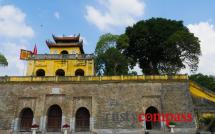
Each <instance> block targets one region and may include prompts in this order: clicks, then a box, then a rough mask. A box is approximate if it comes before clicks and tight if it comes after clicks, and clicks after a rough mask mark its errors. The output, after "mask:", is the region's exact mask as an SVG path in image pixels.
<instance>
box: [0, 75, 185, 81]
mask: <svg viewBox="0 0 215 134" xmlns="http://www.w3.org/2000/svg"><path fill="white" fill-rule="evenodd" d="M156 80H161V81H166V80H177V81H179V80H188V76H187V75H174V76H168V75H137V76H123V75H122V76H44V77H38V76H3V77H0V83H2V82H54V81H57V82H61V81H62V82H81V81H89V82H91V81H156Z"/></svg>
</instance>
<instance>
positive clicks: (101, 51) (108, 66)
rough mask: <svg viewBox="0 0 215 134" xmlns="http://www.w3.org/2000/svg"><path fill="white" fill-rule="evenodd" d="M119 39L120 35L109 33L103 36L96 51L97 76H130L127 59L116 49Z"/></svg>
mask: <svg viewBox="0 0 215 134" xmlns="http://www.w3.org/2000/svg"><path fill="white" fill-rule="evenodd" d="M118 39H119V36H118V35H113V34H110V33H107V34H104V35H102V36H101V37H100V39H99V41H98V42H97V45H96V49H95V64H96V71H97V75H123V74H124V75H125V74H128V61H127V58H126V56H124V55H123V54H122V52H121V51H120V50H119V49H118V48H117V47H116V46H117V40H118ZM132 74H133V73H132Z"/></svg>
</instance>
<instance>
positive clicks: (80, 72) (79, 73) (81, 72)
mask: <svg viewBox="0 0 215 134" xmlns="http://www.w3.org/2000/svg"><path fill="white" fill-rule="evenodd" d="M75 76H84V70H82V69H77V70H76V71H75Z"/></svg>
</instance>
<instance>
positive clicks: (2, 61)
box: [0, 54, 8, 66]
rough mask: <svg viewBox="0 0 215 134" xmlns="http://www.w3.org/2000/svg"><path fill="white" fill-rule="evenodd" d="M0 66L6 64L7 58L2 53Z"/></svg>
mask: <svg viewBox="0 0 215 134" xmlns="http://www.w3.org/2000/svg"><path fill="white" fill-rule="evenodd" d="M0 66H8V62H7V59H6V58H5V57H4V55H2V54H0Z"/></svg>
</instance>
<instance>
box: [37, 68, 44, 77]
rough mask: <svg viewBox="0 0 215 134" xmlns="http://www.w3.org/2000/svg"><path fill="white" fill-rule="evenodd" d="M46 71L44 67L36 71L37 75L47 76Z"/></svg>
mask: <svg viewBox="0 0 215 134" xmlns="http://www.w3.org/2000/svg"><path fill="white" fill-rule="evenodd" d="M45 75H46V73H45V71H44V70H43V69H38V70H37V72H36V76H45Z"/></svg>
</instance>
